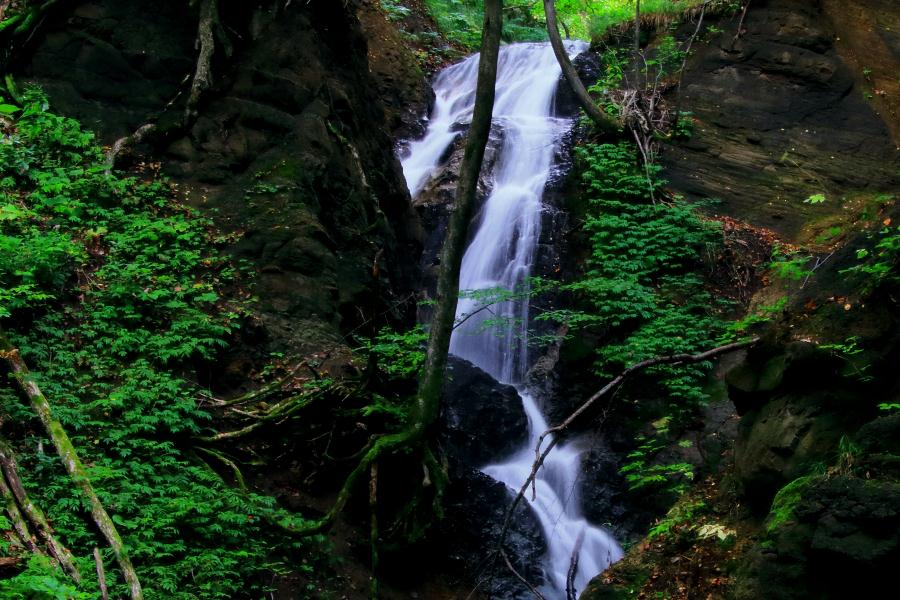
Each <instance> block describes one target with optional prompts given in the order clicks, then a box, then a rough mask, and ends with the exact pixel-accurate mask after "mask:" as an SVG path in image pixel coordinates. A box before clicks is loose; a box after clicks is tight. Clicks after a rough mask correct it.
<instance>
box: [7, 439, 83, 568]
mask: <svg viewBox="0 0 900 600" xmlns="http://www.w3.org/2000/svg"><path fill="white" fill-rule="evenodd" d="M0 470H2V477H0V479H3V480H4V481H3V484H2V485H3V488H4V489H0V491H2V492H3V495H4V496H7V491H8V492H9V494H11V496H12V498H11V499H10V498H7V512H9V513H10V515H11V516H13V512H11V511H10V510H9V501H10V500H12V502H13V503H14V505H15V506H17V507H18V509H20V510H21V514H20V515H19V516H18V518H21V517H22V515H23V514H24V516H25V518H27V519H28V522H30V523H31V525H32V527H33V529H34V530H35V531H36V532H37V535H38V537H39V538H40V539H41V540H43V542H44V545H45V546H46V547H47V551H48V552H49V553H50V555H51V556H52V557H53V558H55V559H56V561H57V562H58V563H59V565H60V566H61V567H62V568H63V570H64V571H65V572H66V573H67V574H68V575H69V577H71V578H72V579H73V580H74V581H75V582H76V583H80V582H81V573H80V572H79V571H78V567H77V566H76V565H75V560H74V559H73V558H72V554H71V553H70V552H69V551H68V550H67V549H66V547H65V546H63V545H62V544H60V543H59V540H57V539H56V536H55V535H53V529H52V528H51V527H50V523H49V522H48V521H47V517H46V516H45V515H44V511H42V510H41V509H40V507H38V506H37V505H36V504H35V503H34V502H32V500H31V498H30V497H29V496H28V493H27V492H26V491H25V486H23V485H22V479H21V478H20V477H19V472H18V464H17V462H16V457H15V454H13V451H12V448H11V447H10V446H9V444H7V442H6V440H4V439H3V438H0ZM7 486H8V487H7ZM15 520H16V517H15V516H13V522H15ZM18 529H19V527H18V526H17V527H16V530H17V532H18ZM20 535H21V533H20Z"/></svg>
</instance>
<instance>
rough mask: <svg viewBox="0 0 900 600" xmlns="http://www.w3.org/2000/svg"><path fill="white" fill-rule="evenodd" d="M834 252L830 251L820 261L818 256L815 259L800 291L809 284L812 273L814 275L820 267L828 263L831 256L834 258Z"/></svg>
mask: <svg viewBox="0 0 900 600" xmlns="http://www.w3.org/2000/svg"><path fill="white" fill-rule="evenodd" d="M835 252H836V250H832V251H831V252H830V253H829V254H828V256H826V257H825V258H821V259H820V258H819V257H818V256H817V257H816V264H815V266H814V267H813V268H812V269H810V271H809V273H807V274H806V278H805V279H804V280H803V283H802V284H801V285H800V289H801V290H802V289H803V288H805V287H806V284H807V283H808V282H809V278H810V277H812V275H813V273H815V272H816V271H818V270H819V267H821V266H822V265H824V264H825V263H826V262H828V259H829V258H831V257H832V256H834V253H835Z"/></svg>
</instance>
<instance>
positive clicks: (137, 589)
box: [0, 330, 144, 600]
mask: <svg viewBox="0 0 900 600" xmlns="http://www.w3.org/2000/svg"><path fill="white" fill-rule="evenodd" d="M0 358H2V359H4V360H5V361H6V363H7V365H9V369H10V371H11V372H12V376H13V378H14V379H15V380H16V383H18V384H19V387H20V388H21V389H22V392H23V393H24V394H25V395H26V396H27V397H28V400H29V401H30V402H31V406H32V408H33V409H34V412H35V413H37V416H38V418H39V419H40V420H41V423H42V424H43V426H44V429H45V430H46V431H47V435H49V436H50V439H51V440H52V441H53V445H54V446H55V447H56V451H57V453H58V454H59V457H60V459H62V463H63V466H65V468H66V471H67V472H68V473H69V476H70V477H71V478H72V481H73V482H74V483H75V486H76V487H77V488H78V489H79V490H81V493H82V494H84V496H85V498H86V499H87V501H88V504H89V505H90V510H91V516H92V517H93V519H94V523H95V524H96V525H97V528H98V529H100V532H101V533H102V534H103V537H105V538H106V541H107V542H108V543H109V546H110V547H111V548H112V550H113V554H115V557H116V560H117V561H118V563H119V567H120V568H121V569H122V575H123V576H124V577H125V581H126V583H128V587H129V590H130V592H131V598H132V600H142V599H143V597H144V593H143V591H142V590H141V583H140V581H139V580H138V577H137V573H135V571H134V567H133V566H132V565H131V559H130V558H129V557H128V551H127V550H126V549H125V544H123V543H122V538H121V537H120V536H119V532H118V531H117V530H116V526H115V524H114V523H113V521H112V519H111V518H110V517H109V514H107V512H106V509H105V508H104V507H103V503H101V502H100V498H98V497H97V494H96V493H95V492H94V488H93V486H92V485H91V481H90V479H89V478H88V474H87V470H85V468H84V465H83V464H82V463H81V459H79V458H78V454H77V453H76V452H75V447H74V446H73V445H72V442H71V440H69V436H68V434H67V433H66V431H65V429H63V426H62V424H61V423H60V422H59V420H58V419H57V418H56V417H54V416H53V411H52V410H51V409H50V402H49V401H48V400H47V398H46V397H45V396H44V394H43V393H42V392H41V389H40V388H39V387H38V385H37V383H36V382H35V381H34V377H32V375H31V373H30V372H29V371H28V367H27V366H26V365H25V361H23V360H22V357H21V356H19V351H18V349H16V348H14V347H13V345H12V344H11V343H10V342H9V340H8V339H7V337H6V335H5V334H4V333H3V331H2V330H0Z"/></svg>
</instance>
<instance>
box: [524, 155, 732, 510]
mask: <svg viewBox="0 0 900 600" xmlns="http://www.w3.org/2000/svg"><path fill="white" fill-rule="evenodd" d="M576 153H577V163H576V168H577V170H578V172H579V173H580V175H581V179H582V190H583V191H582V195H583V197H584V198H585V199H586V201H587V203H588V210H587V214H586V215H585V222H584V230H585V232H586V234H587V236H588V238H589V244H590V249H591V252H590V255H589V257H588V258H587V261H586V265H587V270H586V273H585V275H584V277H583V278H581V279H580V280H578V281H575V282H572V283H569V284H566V285H564V286H562V289H563V290H564V291H568V292H572V293H574V294H575V295H576V297H577V298H578V301H579V302H580V303H581V304H582V305H583V306H585V307H586V308H585V309H584V310H556V311H549V312H547V313H544V314H543V315H541V316H539V317H538V318H539V319H551V320H555V321H560V322H565V323H567V324H568V325H569V326H570V328H577V327H591V328H594V329H595V330H597V331H599V332H602V335H603V336H604V342H603V343H602V344H601V345H600V346H599V347H598V349H597V354H596V362H595V368H596V373H597V375H598V377H600V378H602V379H610V378H612V377H614V376H615V375H617V374H618V373H620V372H621V371H622V370H623V369H625V368H626V367H628V366H630V365H632V364H634V363H637V362H639V361H642V360H645V359H649V358H653V357H657V356H666V355H669V354H675V353H695V352H698V351H701V350H703V349H708V348H712V347H715V346H716V345H718V339H719V337H720V336H721V335H723V334H724V332H725V323H724V321H723V320H722V319H721V318H720V317H719V316H718V313H717V310H716V302H714V300H713V299H712V297H711V296H710V294H709V292H708V291H707V290H706V288H705V285H704V282H703V280H702V278H701V277H700V276H699V275H698V271H700V270H701V269H702V265H703V263H702V256H703V255H704V254H705V253H708V252H709V251H710V250H711V249H712V248H713V246H714V245H715V244H716V243H718V240H719V239H721V234H720V232H719V229H718V225H717V224H715V223H713V222H710V221H706V220H704V219H702V218H701V217H700V216H699V215H698V214H697V212H696V211H695V207H694V206H691V205H688V204H686V203H684V202H682V201H678V200H676V201H674V202H667V203H662V202H656V203H653V202H651V200H650V198H651V195H650V190H651V189H653V190H654V191H656V190H658V189H659V188H660V187H661V186H662V184H663V182H662V181H661V180H660V179H659V178H658V173H659V167H658V166H652V167H651V170H650V172H651V180H650V181H648V180H647V176H646V174H645V172H644V170H643V168H642V167H641V165H640V163H639V161H638V157H637V151H636V148H635V147H634V146H633V145H631V144H627V143H620V144H601V145H595V144H592V145H586V146H582V147H579V148H577V149H576ZM709 367H710V365H708V364H694V365H679V366H672V365H660V366H658V367H653V368H650V369H648V370H646V371H644V372H642V373H641V375H640V376H636V377H635V378H634V381H633V382H632V383H631V384H628V388H627V390H626V391H624V392H622V393H623V394H624V395H625V396H626V399H627V400H628V401H631V402H635V403H636V405H635V406H636V408H637V410H638V412H639V413H640V414H641V415H642V417H641V418H644V419H647V418H649V419H654V420H656V422H655V425H656V428H657V434H656V435H655V436H653V437H640V438H639V439H638V448H637V449H636V450H635V451H634V452H633V453H632V454H630V455H629V457H628V462H627V463H626V464H625V465H624V466H623V467H622V469H621V471H622V473H623V474H624V475H625V477H626V480H627V481H628V484H629V486H630V487H631V489H632V490H644V489H653V490H656V491H662V492H672V493H676V494H678V493H681V492H683V491H684V490H685V489H686V486H687V484H688V482H689V481H690V480H691V478H692V477H693V468H692V467H691V465H689V464H686V463H678V464H663V463H660V462H658V461H656V456H657V455H658V454H659V453H660V452H661V451H662V450H663V449H664V448H666V447H667V446H668V444H669V443H670V437H671V436H670V435H669V433H670V427H671V428H673V429H675V428H677V427H679V426H680V425H681V424H682V423H683V422H685V420H686V419H687V418H688V417H689V416H690V415H692V414H693V412H694V411H695V410H696V409H697V407H699V406H700V405H702V404H703V403H704V402H705V401H706V399H707V396H706V394H705V393H704V391H703V382H704V380H705V377H706V374H707V372H708V370H709ZM628 390H630V391H628ZM640 390H651V391H650V392H649V394H651V395H652V397H653V398H654V400H652V401H647V402H643V401H641V399H642V398H643V395H644V393H645V392H641V391H640ZM673 441H674V440H673Z"/></svg>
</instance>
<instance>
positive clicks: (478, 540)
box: [444, 469, 547, 600]
mask: <svg viewBox="0 0 900 600" xmlns="http://www.w3.org/2000/svg"><path fill="white" fill-rule="evenodd" d="M512 499H513V494H512V492H511V491H510V490H509V489H507V488H506V486H504V485H503V484H502V483H498V482H497V481H494V480H493V479H491V478H490V477H488V476H487V475H485V474H484V473H481V472H479V471H475V470H474V469H473V470H469V471H468V472H467V473H466V474H465V475H464V476H463V477H460V478H458V479H457V480H456V481H454V482H453V483H452V484H451V486H450V489H449V490H448V494H447V503H446V510H447V519H445V523H447V524H449V527H448V528H447V530H445V532H444V538H445V539H446V540H447V544H448V554H447V555H448V558H449V560H450V561H451V563H452V564H453V565H454V566H455V567H456V568H458V569H460V570H461V571H462V572H464V573H467V574H468V575H469V577H471V578H472V579H473V580H475V581H481V580H482V579H484V578H487V577H489V576H490V575H491V574H493V578H490V579H488V582H489V584H488V586H487V587H485V588H483V589H482V590H481V591H482V592H483V593H485V595H486V596H488V597H489V598H491V599H493V600H521V599H523V598H527V597H529V596H528V594H529V592H528V590H527V588H525V587H524V586H523V585H522V583H521V582H520V581H519V580H518V579H516V578H515V577H514V576H513V575H512V573H510V572H509V570H508V569H507V567H506V566H505V565H504V564H503V563H502V562H491V561H488V559H489V557H490V556H491V552H492V551H493V550H494V549H495V548H496V546H497V542H498V541H499V540H500V533H501V531H502V529H503V522H504V518H505V516H506V510H507V506H509V504H510V502H511V501H512ZM505 548H506V549H507V554H508V556H509V559H510V561H511V562H512V563H513V565H514V566H515V567H516V570H517V571H519V573H521V574H522V575H523V576H524V577H525V578H526V579H528V581H529V582H531V583H532V585H538V586H539V585H540V584H541V583H542V582H543V573H542V570H541V564H542V561H543V557H544V555H545V554H546V552H547V548H546V544H545V543H544V538H543V534H542V533H541V529H540V525H539V524H538V521H537V518H536V517H535V516H534V514H533V513H532V512H531V509H530V508H529V507H528V505H527V503H524V502H523V503H520V504H519V506H518V507H517V508H516V511H515V512H514V513H513V516H512V520H511V526H510V529H509V532H508V533H507V535H506V539H505Z"/></svg>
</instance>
